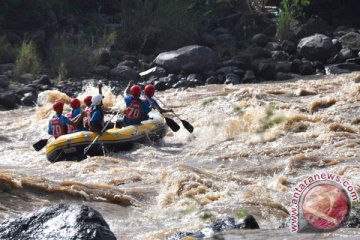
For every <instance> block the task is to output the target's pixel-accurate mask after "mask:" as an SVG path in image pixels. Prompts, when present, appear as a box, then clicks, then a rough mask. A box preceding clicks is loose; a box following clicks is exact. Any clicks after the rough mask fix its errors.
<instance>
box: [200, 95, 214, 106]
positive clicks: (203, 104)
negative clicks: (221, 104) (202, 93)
mask: <svg viewBox="0 0 360 240" xmlns="http://www.w3.org/2000/svg"><path fill="white" fill-rule="evenodd" d="M216 100H217V98H216V97H209V98H207V99H205V100H204V101H203V102H202V103H201V105H202V106H203V107H205V106H207V105H209V104H210V103H212V102H214V101H216Z"/></svg>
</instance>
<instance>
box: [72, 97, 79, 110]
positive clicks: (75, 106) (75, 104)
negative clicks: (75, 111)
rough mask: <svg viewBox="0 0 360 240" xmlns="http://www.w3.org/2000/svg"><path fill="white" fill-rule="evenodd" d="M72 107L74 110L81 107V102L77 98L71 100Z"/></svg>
mask: <svg viewBox="0 0 360 240" xmlns="http://www.w3.org/2000/svg"><path fill="white" fill-rule="evenodd" d="M70 106H71V107H72V108H79V107H80V100H79V99H77V98H73V99H71V102H70Z"/></svg>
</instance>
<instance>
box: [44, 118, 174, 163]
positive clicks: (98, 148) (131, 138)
mask: <svg viewBox="0 0 360 240" xmlns="http://www.w3.org/2000/svg"><path fill="white" fill-rule="evenodd" d="M166 131H167V125H166V122H165V119H164V118H163V117H162V116H161V115H158V114H151V115H150V118H149V119H148V120H145V121H142V122H141V124H138V125H130V126H127V127H123V128H112V129H108V130H106V131H105V132H104V133H103V134H102V135H101V136H100V137H99V138H98V140H97V141H96V142H95V144H93V145H92V146H91V148H90V149H89V151H88V152H87V153H86V155H88V156H103V155H104V154H105V153H106V152H118V151H124V150H125V151H126V150H129V149H131V147H132V146H133V145H134V143H136V142H144V141H157V140H159V139H161V138H162V137H164V136H165V134H166ZM97 135H98V134H97V133H95V132H90V131H81V132H75V133H70V134H66V135H63V136H60V137H58V138H57V139H55V140H54V141H52V142H50V143H49V144H48V145H46V147H45V154H46V158H47V159H48V160H49V161H50V162H57V161H80V160H83V159H85V158H86V156H85V155H84V148H85V147H87V146H89V144H91V143H92V142H93V140H94V139H95V138H96V137H97Z"/></svg>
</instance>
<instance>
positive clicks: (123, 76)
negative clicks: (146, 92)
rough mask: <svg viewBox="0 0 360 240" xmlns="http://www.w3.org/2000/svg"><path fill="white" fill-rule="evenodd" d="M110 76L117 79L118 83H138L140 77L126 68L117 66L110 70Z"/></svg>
mask: <svg viewBox="0 0 360 240" xmlns="http://www.w3.org/2000/svg"><path fill="white" fill-rule="evenodd" d="M110 75H111V77H113V78H119V80H120V81H125V82H128V81H130V80H134V81H135V82H138V81H139V80H140V75H139V74H138V73H137V72H136V71H134V70H133V69H131V68H130V67H128V66H117V67H116V68H113V69H111V70H110Z"/></svg>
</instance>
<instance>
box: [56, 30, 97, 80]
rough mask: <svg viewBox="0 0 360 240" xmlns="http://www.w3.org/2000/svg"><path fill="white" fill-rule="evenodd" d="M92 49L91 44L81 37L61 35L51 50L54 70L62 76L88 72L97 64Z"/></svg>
mask: <svg viewBox="0 0 360 240" xmlns="http://www.w3.org/2000/svg"><path fill="white" fill-rule="evenodd" d="M92 51H93V48H92V47H91V45H90V44H89V43H88V42H87V41H86V40H85V39H82V38H81V37H70V38H66V37H65V36H61V37H60V38H58V39H57V41H56V43H55V44H54V47H53V49H52V51H51V63H52V66H53V67H52V70H53V71H54V72H55V74H58V75H59V76H61V77H65V76H66V75H67V74H69V75H71V76H80V75H83V74H86V73H88V72H89V71H90V70H91V69H92V68H93V67H94V65H95V60H94V57H93V53H92Z"/></svg>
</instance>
